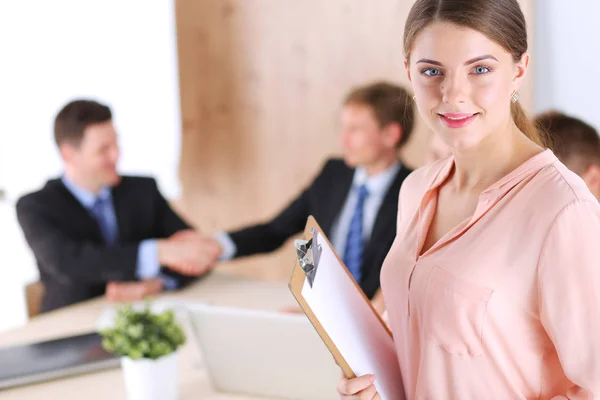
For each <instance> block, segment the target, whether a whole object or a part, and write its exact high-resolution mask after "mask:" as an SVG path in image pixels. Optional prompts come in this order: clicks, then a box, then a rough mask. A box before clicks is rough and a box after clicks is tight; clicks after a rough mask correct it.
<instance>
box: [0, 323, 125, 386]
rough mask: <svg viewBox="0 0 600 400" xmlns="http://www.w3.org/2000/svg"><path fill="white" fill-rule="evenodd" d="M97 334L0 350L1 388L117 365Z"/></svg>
mask: <svg viewBox="0 0 600 400" xmlns="http://www.w3.org/2000/svg"><path fill="white" fill-rule="evenodd" d="M119 362H120V360H119V358H118V357H116V356H114V355H112V354H110V353H108V352H106V351H105V350H104V349H103V348H102V339H101V337H100V335H98V334H97V333H86V334H82V335H76V336H70V337H64V338H59V339H54V340H49V341H44V342H38V343H30V344H24V345H17V346H10V347H4V348H0V388H7V387H11V386H18V385H24V384H28V383H37V382H41V381H45V380H49V379H55V378H61V377H65V376H70V375H76V374H81V373H86V372H92V371H97V370H101V369H105V368H111V367H116V366H118V365H119Z"/></svg>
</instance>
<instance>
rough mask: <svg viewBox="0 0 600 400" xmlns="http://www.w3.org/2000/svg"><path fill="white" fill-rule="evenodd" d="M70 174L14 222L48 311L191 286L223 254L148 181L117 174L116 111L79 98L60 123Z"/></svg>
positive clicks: (29, 200)
mask: <svg viewBox="0 0 600 400" xmlns="http://www.w3.org/2000/svg"><path fill="white" fill-rule="evenodd" d="M54 137H55V141H56V144H57V146H58V149H59V151H60V155H61V157H62V159H63V161H64V174H63V175H62V176H60V177H58V178H56V179H52V180H50V181H48V182H47V183H46V185H45V186H44V187H43V188H42V189H40V190H38V191H36V192H34V193H30V194H28V195H25V196H24V197H22V198H21V199H20V200H19V201H18V203H17V217H18V220H19V224H20V225H21V228H22V229H23V232H24V234H25V238H26V239H27V242H28V244H29V246H30V247H31V249H32V251H33V253H34V256H35V258H36V261H37V264H38V268H39V272H40V278H41V280H42V282H43V284H44V289H45V290H44V297H43V299H42V311H43V312H45V311H50V310H53V309H56V308H59V307H63V306H67V305H69V304H72V303H76V302H79V301H83V300H87V299H89V298H92V297H96V296H101V295H106V296H107V297H108V298H109V299H110V300H115V301H133V300H141V299H142V298H144V297H146V296H148V295H152V294H155V293H158V292H160V291H161V290H163V289H165V290H172V289H177V288H180V287H182V286H183V285H185V284H187V283H189V282H190V281H191V280H192V278H190V277H187V276H185V275H183V274H181V272H183V273H185V272H186V270H187V269H189V268H193V269H194V274H195V275H202V274H204V273H205V272H207V270H208V268H209V266H210V265H212V263H214V260H215V259H216V256H217V248H216V246H214V247H213V248H212V249H211V245H210V243H204V242H203V239H202V237H201V236H200V235H199V234H197V233H196V232H195V231H194V230H193V229H192V228H191V226H190V225H189V224H188V223H186V222H185V221H184V220H183V219H182V218H181V217H179V216H178V215H177V214H176V213H175V212H174V211H173V210H172V209H171V207H170V206H169V204H168V203H167V201H166V200H165V199H164V198H163V196H162V195H161V194H160V192H159V190H158V187H157V184H156V182H155V181H154V179H152V178H148V177H136V176H122V175H120V174H119V173H118V171H117V163H118V160H119V155H120V154H119V146H118V140H117V139H118V137H117V132H116V130H115V127H114V125H113V123H112V112H111V110H110V109H109V108H108V107H107V106H105V105H103V104H100V103H98V102H96V101H92V100H75V101H72V102H70V103H68V104H67V105H65V106H64V107H63V108H62V109H61V111H60V112H59V113H58V115H57V116H56V119H55V122H54ZM205 257H206V258H205Z"/></svg>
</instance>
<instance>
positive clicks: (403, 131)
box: [212, 82, 415, 298]
mask: <svg viewBox="0 0 600 400" xmlns="http://www.w3.org/2000/svg"><path fill="white" fill-rule="evenodd" d="M413 108H414V107H413V100H412V98H411V96H410V95H409V94H408V93H407V91H406V90H405V89H403V88H402V87H400V86H397V85H394V84H390V83H386V82H378V83H373V84H370V85H366V86H363V87H359V88H356V89H354V90H353V91H352V92H351V93H349V94H348V95H347V97H346V98H345V100H344V101H343V107H342V110H341V113H340V123H341V137H340V138H341V145H342V149H343V159H337V158H332V159H329V160H327V161H326V162H325V163H324V166H323V167H322V169H321V171H320V172H319V173H318V174H317V177H316V178H315V179H314V180H313V182H312V183H311V184H310V185H308V186H307V187H306V188H305V189H304V190H303V191H302V192H301V193H300V194H299V195H298V196H297V197H296V198H295V199H294V200H292V202H291V203H289V204H288V205H287V206H286V207H284V208H283V210H281V211H280V212H279V213H278V214H277V215H276V216H275V217H274V218H273V219H271V220H269V221H265V222H262V223H258V224H256V225H253V226H248V227H244V228H241V229H239V230H235V231H231V232H227V233H225V232H220V233H218V234H217V235H215V236H214V239H213V242H212V243H213V246H217V247H218V248H219V249H220V251H219V259H220V260H222V261H225V260H230V259H232V258H237V257H244V256H249V255H253V254H258V253H267V252H271V251H273V250H276V249H277V248H279V247H280V246H281V245H283V243H284V242H286V240H288V239H289V238H290V237H292V236H294V235H296V234H298V233H300V232H302V231H303V230H304V226H305V224H306V220H307V218H308V216H309V215H313V216H314V217H315V218H316V220H317V222H318V223H319V225H320V226H321V228H322V229H323V231H324V233H325V234H326V235H327V236H328V237H329V238H330V240H331V242H332V244H333V246H334V248H335V250H336V252H337V253H338V254H339V256H340V257H341V258H342V260H343V261H344V263H345V264H346V266H347V267H348V269H349V271H350V273H351V274H352V276H353V277H354V278H355V280H356V281H357V282H358V284H359V285H360V287H361V288H362V290H363V291H364V292H365V294H366V295H367V297H368V298H373V297H375V295H376V293H377V292H378V290H379V272H380V269H381V265H382V263H383V260H384V258H385V256H386V255H387V252H388V250H389V248H390V247H391V245H392V242H393V240H394V237H395V234H396V215H397V212H398V194H399V191H400V186H401V184H402V182H403V181H404V179H405V178H406V177H407V176H408V174H410V172H411V170H410V169H409V168H407V167H406V166H404V165H403V164H402V163H401V162H400V161H399V159H398V151H399V149H401V148H402V147H403V146H404V144H405V143H406V142H407V141H408V140H409V138H410V135H411V132H412V130H413V125H414V118H415V117H414V109H413Z"/></svg>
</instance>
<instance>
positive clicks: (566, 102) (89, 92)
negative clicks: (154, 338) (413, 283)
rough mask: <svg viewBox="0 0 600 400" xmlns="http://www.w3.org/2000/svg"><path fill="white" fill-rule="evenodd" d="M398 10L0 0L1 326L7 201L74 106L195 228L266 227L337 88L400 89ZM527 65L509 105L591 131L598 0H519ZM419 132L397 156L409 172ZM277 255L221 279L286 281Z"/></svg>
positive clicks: (48, 173)
mask: <svg viewBox="0 0 600 400" xmlns="http://www.w3.org/2000/svg"><path fill="white" fill-rule="evenodd" d="M412 3H413V1H410V0H377V1H371V2H366V1H360V0H328V1H320V0H305V1H301V2H298V1H292V0H177V1H170V0H159V1H152V2H148V1H142V0H128V1H117V0H104V1H102V2H100V1H91V0H85V1H82V0H53V1H52V2H46V1H41V0H39V1H35V0H34V1H16V0H7V1H2V2H0V54H1V60H2V63H1V65H2V67H1V68H0V134H1V141H0V246H2V248H1V251H2V262H1V265H2V267H1V268H2V278H1V279H0V304H2V306H1V307H0V310H1V311H0V316H1V318H0V330H4V329H7V328H10V327H14V326H17V325H20V324H22V323H24V322H25V321H26V320H27V303H26V295H25V293H26V290H25V288H26V286H27V285H28V284H30V283H32V282H35V281H37V280H38V272H37V268H36V266H35V262H34V259H33V256H32V254H31V252H30V251H29V249H28V247H27V245H26V243H25V241H24V238H23V235H22V233H21V230H20V228H19V225H18V223H17V221H16V215H15V202H16V200H17V199H18V198H19V197H20V196H21V195H23V194H24V193H27V192H30V191H32V190H35V189H37V188H39V187H41V186H42V185H43V183H44V182H45V181H46V180H47V179H49V178H51V177H55V176H58V175H60V174H61V164H60V159H59V155H58V152H57V150H56V146H55V144H54V143H53V137H52V122H53V118H54V116H55V115H56V112H57V111H58V110H59V108H60V107H61V106H62V105H63V104H65V103H66V102H67V101H69V100H71V99H73V98H76V97H90V98H93V99H97V100H98V101H100V102H104V103H106V104H108V105H109V106H110V107H111V108H112V110H113V112H114V122H115V125H116V127H117V129H118V131H119V135H120V144H121V148H122V158H121V164H120V169H121V171H122V172H123V173H132V174H143V175H152V176H154V177H156V178H157V181H158V183H159V187H160V189H161V191H162V193H163V194H164V195H165V196H166V197H168V199H169V200H170V202H171V203H172V204H173V205H174V206H175V208H176V209H177V210H178V211H179V212H181V214H182V215H183V216H184V217H186V218H187V219H188V220H189V221H191V222H192V223H193V224H194V225H195V226H197V227H199V228H200V229H201V230H203V231H206V232H212V231H215V230H218V229H230V228H234V227H236V226H242V225H245V224H246V223H250V222H254V221H257V220H260V219H264V218H268V217H270V216H272V215H273V213H274V212H275V211H276V210H279V209H280V208H281V207H282V206H284V205H285V204H286V203H287V201H288V200H289V199H291V198H293V197H294V196H295V194H297V193H298V191H299V190H300V189H301V188H302V187H304V186H305V185H306V184H307V183H309V182H310V180H311V179H312V178H313V177H314V175H315V173H316V172H317V171H318V170H319V168H320V165H321V163H322V161H323V160H324V159H325V157H326V156H328V155H332V154H337V153H339V151H340V149H339V145H338V134H337V112H338V111H339V109H340V103H341V100H342V98H343V97H344V95H345V94H346V93H347V92H348V90H349V89H350V88H352V87H354V86H356V85H361V84H364V83H367V82H371V81H374V80H380V79H386V80H390V81H393V82H399V83H402V84H405V85H408V82H407V79H406V76H405V72H404V67H403V51H402V33H403V28H404V27H403V25H402V23H403V21H404V20H405V19H406V15H407V13H408V10H409V9H410V7H411V5H412ZM521 3H522V6H523V9H524V11H525V13H526V17H527V19H528V24H529V32H530V52H531V54H532V65H531V68H530V70H529V71H530V74H529V78H528V80H527V84H526V87H525V88H524V89H523V90H522V91H521V102H522V104H523V105H524V106H525V107H526V108H527V110H528V112H529V113H530V115H533V114H534V113H538V112H541V111H545V110H548V109H557V110H560V111H564V112H567V113H569V114H571V115H573V116H576V117H580V118H582V119H583V120H585V121H587V122H588V123H590V124H592V125H593V126H594V127H596V128H600V112H598V107H599V106H598V103H597V99H596V96H597V93H599V92H600V81H599V80H598V79H597V77H596V74H595V72H596V71H597V69H598V67H597V65H598V64H600V44H598V43H597V40H596V38H597V37H598V36H599V34H600V28H599V27H598V23H597V18H598V16H600V2H599V1H597V0H574V1H571V2H566V1H564V0H544V1H542V0H521ZM427 136H428V132H427V131H426V130H425V129H424V127H423V126H422V124H418V126H417V132H416V134H415V135H414V136H413V137H412V139H411V142H410V143H409V145H408V146H407V147H405V148H404V149H403V153H402V154H401V157H402V159H403V161H404V162H405V163H406V164H407V165H409V166H412V167H418V166H420V165H422V164H423V162H424V156H425V148H426V142H427ZM292 264H293V253H292V252H290V248H289V247H285V248H283V249H281V250H280V251H278V252H277V253H276V254H274V255H269V256H258V257H253V259H252V262H251V263H248V261H247V260H246V261H245V262H244V266H243V268H241V266H239V265H238V262H235V261H234V262H231V263H228V264H227V265H226V266H224V267H223V268H225V269H229V270H231V271H233V272H235V273H239V274H243V275H247V276H254V277H259V278H263V279H273V280H280V279H287V278H288V277H289V271H290V268H291V267H292Z"/></svg>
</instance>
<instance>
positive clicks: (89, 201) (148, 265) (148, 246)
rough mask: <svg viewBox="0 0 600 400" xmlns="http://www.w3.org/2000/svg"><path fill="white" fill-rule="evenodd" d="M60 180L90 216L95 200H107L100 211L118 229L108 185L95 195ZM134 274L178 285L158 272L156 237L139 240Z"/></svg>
mask: <svg viewBox="0 0 600 400" xmlns="http://www.w3.org/2000/svg"><path fill="white" fill-rule="evenodd" d="M62 182H63V184H64V185H65V187H66V188H67V189H68V190H69V192H71V194H73V196H75V198H76V199H77V201H79V203H81V205H82V206H83V207H84V208H85V209H86V210H87V211H88V212H89V213H90V215H92V217H94V215H93V213H92V211H91V209H92V207H93V206H94V204H95V203H96V200H97V199H102V200H108V201H106V202H105V204H109V206H107V207H104V208H103V209H102V212H103V213H104V215H103V216H104V218H105V220H106V222H107V224H108V225H110V226H111V228H112V229H113V230H114V231H115V232H118V231H119V229H118V224H117V216H116V214H115V208H114V204H113V201H112V194H111V191H110V188H109V187H104V188H102V189H101V190H100V192H98V194H97V195H96V194H94V193H92V192H90V191H89V190H87V189H84V188H82V187H81V186H79V185H77V184H76V183H75V182H73V181H72V180H71V179H69V178H68V177H67V176H66V175H65V176H63V177H62ZM94 218H95V217H94ZM136 276H137V277H138V279H151V278H157V277H158V278H160V279H162V281H163V283H164V287H165V289H169V290H172V289H177V287H178V282H177V280H176V279H175V278H173V277H171V276H167V275H164V274H162V273H161V272H160V264H159V261H158V247H157V243H156V239H146V240H142V241H141V242H140V245H139V246H138V256H137V264H136Z"/></svg>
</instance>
